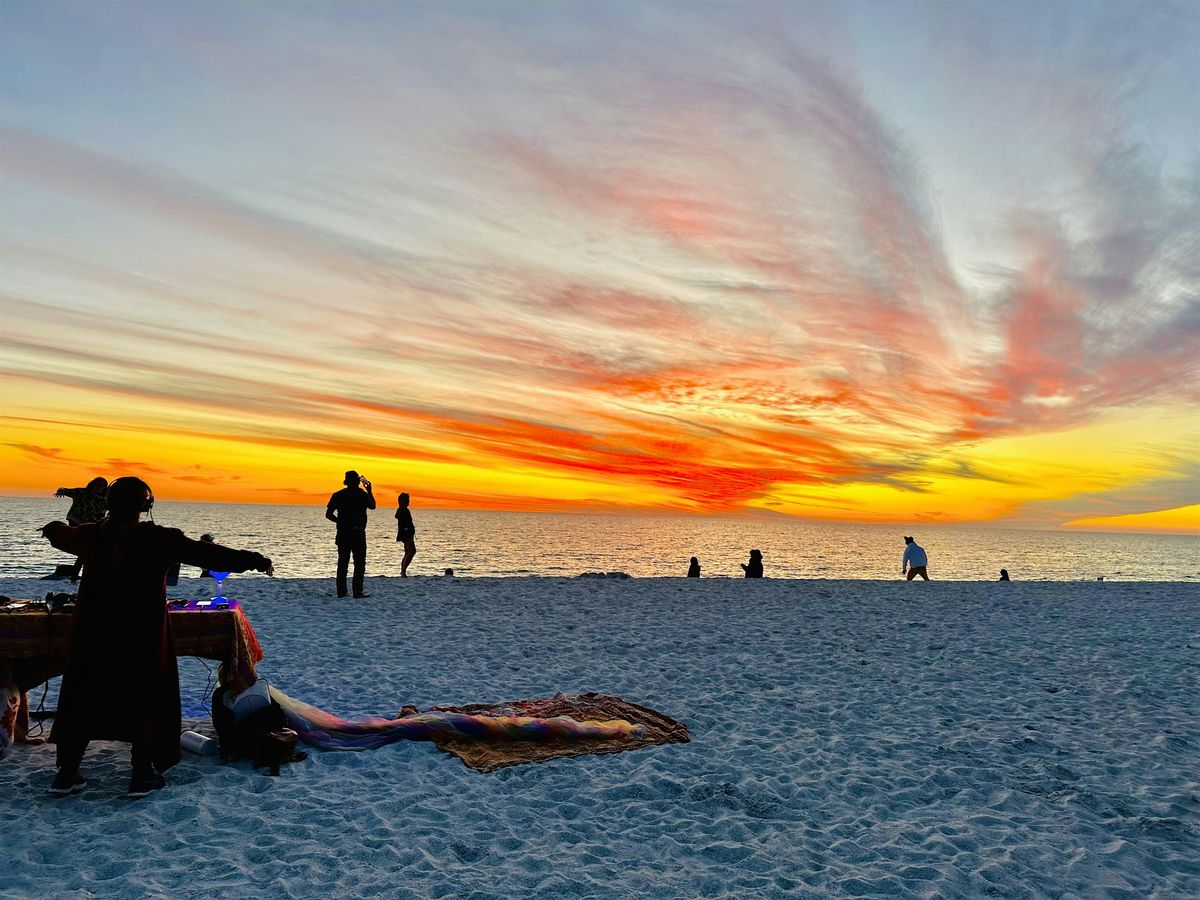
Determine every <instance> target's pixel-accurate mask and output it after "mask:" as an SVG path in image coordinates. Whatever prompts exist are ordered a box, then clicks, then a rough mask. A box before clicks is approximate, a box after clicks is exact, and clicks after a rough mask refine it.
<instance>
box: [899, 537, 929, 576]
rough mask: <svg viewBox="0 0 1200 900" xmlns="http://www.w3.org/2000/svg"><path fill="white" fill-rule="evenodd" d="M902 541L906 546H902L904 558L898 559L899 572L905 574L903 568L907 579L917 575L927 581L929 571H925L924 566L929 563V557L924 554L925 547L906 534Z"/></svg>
mask: <svg viewBox="0 0 1200 900" xmlns="http://www.w3.org/2000/svg"><path fill="white" fill-rule="evenodd" d="M904 543H905V544H906V546H905V548H904V558H903V559H902V560H901V561H900V574H901V575H903V574H905V570H907V572H908V580H909V581H912V580H913V579H914V578H916V577H917V576H918V575H920V576H921V577H922V578H924V579H925V580H926V581H928V580H929V573H928V572H927V571H925V567H926V566H927V565H929V557H928V556H927V555H926V554H925V548H923V547H922V546H921V545H920V544H918V543H917V542H916V541H914V540H913V539H912V538H910V537H909V536H908V535H905V536H904Z"/></svg>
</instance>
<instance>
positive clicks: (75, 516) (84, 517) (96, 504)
mask: <svg viewBox="0 0 1200 900" xmlns="http://www.w3.org/2000/svg"><path fill="white" fill-rule="evenodd" d="M107 492H108V479H107V478H100V477H99V476H97V477H96V478H93V479H92V480H91V481H89V482H88V483H87V487H77V488H66V487H60V488H59V489H58V490H57V491H55V492H54V496H55V497H70V498H71V508H70V509H69V510H67V524H68V525H86V524H88V523H89V522H99V521H100V520H101V519H103V518H104V497H105V494H106V493H107ZM82 567H83V559H82V558H78V559H76V560H75V564H74V565H73V566H71V582H72V583H74V582H76V581H78V580H79V570H80V569H81V568H82Z"/></svg>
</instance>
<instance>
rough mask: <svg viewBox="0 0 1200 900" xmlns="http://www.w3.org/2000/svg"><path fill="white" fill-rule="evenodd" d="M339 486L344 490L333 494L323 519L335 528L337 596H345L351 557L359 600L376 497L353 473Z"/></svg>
mask: <svg viewBox="0 0 1200 900" xmlns="http://www.w3.org/2000/svg"><path fill="white" fill-rule="evenodd" d="M360 483H361V484H362V489H361V490H360V489H359V484H360ZM342 484H344V485H345V487H344V488H342V489H341V490H340V491H337V492H335V493H334V494H333V496H331V497H330V498H329V503H328V505H327V506H326V507H325V518H327V519H328V520H329V521H330V522H333V523H334V524H336V525H337V535H336V537H335V539H334V542H335V543H336V544H337V548H338V562H337V595H338V596H339V597H345V596H346V570H347V569H348V568H349V567H350V557H351V556H353V557H354V596H355V597H358V598H362V597H366V596H367V595H366V594H364V593H363V577H364V576H365V575H366V569H367V510H369V509H374V508H375V495H374V494H373V493H371V482H369V481H367V479H366V477H365V476H362V475H359V474H358V473H357V472H355V471H354V470H353V469H351V470H350V471H348V472H347V473H346V477H345V478H343V479H342Z"/></svg>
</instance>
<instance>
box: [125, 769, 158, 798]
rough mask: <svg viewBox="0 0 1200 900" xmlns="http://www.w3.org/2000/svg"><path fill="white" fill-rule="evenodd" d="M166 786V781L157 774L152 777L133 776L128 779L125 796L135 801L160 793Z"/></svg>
mask: <svg viewBox="0 0 1200 900" xmlns="http://www.w3.org/2000/svg"><path fill="white" fill-rule="evenodd" d="M166 786H167V779H165V778H163V777H162V776H161V775H159V774H158V773H157V772H155V773H154V774H153V775H134V776H133V777H132V778H130V779H129V790H128V791H126V793H125V796H126V797H129V798H131V799H134V800H136V799H137V798H138V797H145V796H146V795H147V794H150V793H153V792H154V791H161V790H162V789H163V788H165V787H166Z"/></svg>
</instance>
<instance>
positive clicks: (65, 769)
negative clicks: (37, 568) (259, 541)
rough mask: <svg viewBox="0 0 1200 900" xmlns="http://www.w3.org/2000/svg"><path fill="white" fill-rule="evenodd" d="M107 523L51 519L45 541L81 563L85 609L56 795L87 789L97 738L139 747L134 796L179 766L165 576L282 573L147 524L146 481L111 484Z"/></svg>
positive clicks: (72, 651)
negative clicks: (88, 761) (83, 769)
mask: <svg viewBox="0 0 1200 900" xmlns="http://www.w3.org/2000/svg"><path fill="white" fill-rule="evenodd" d="M107 505H108V517H107V518H105V519H104V520H103V521H101V522H99V523H88V524H84V525H79V526H71V525H64V524H63V523H62V522H51V523H49V524H48V525H46V526H45V527H43V528H42V535H43V536H44V537H46V538H47V539H48V540H49V541H50V543H51V544H52V545H54V546H55V547H56V548H58V549H59V550H63V551H66V552H67V553H75V554H78V555H79V556H81V557H83V580H82V581H81V582H80V585H79V600H78V606H77V608H76V610H75V612H74V613H73V614H72V618H71V639H70V644H69V649H68V651H67V660H66V666H65V671H64V675H63V681H62V690H61V692H60V694H59V698H58V715H57V716H56V717H55V719H54V729H53V731H51V732H50V740H51V741H52V742H54V743H55V744H57V745H58V774H57V775H56V776H55V778H54V781H53V782H52V783H51V785H50V789H49V791H50V793H51V794H53V795H55V796H65V795H67V794H77V793H79V792H80V791H82V790H83V789H84V788H85V787H86V786H87V781H85V780H84V778H83V776H82V775H81V774H80V773H79V766H80V763H81V762H82V760H83V755H84V751H85V750H86V749H87V745H88V742H89V741H93V740H103V741H128V742H129V743H131V744H132V745H133V746H132V749H131V754H130V755H131V757H132V763H133V776H132V778H131V779H130V782H129V793H128V796H130V797H144V796H146V795H147V794H149V793H150V792H152V791H156V790H160V789H161V788H163V787H165V786H166V781H165V779H164V778H163V776H162V774H161V773H162V772H165V771H166V770H167V769H169V768H170V767H171V766H173V765H175V764H176V763H177V762H179V733H180V732H181V731H182V730H183V726H182V724H181V720H180V706H179V669H178V666H177V664H176V660H175V645H174V642H173V641H172V637H171V619H170V616H169V614H168V613H167V605H166V600H167V591H166V586H165V582H166V578H167V572H168V571H169V570H170V569H171V568H172V567H175V566H178V565H179V564H180V563H181V562H182V563H187V564H188V565H191V566H202V567H205V568H209V569H216V570H217V571H218V572H245V571H247V570H249V569H257V570H258V571H260V572H265V573H267V574H268V575H271V574H273V573H274V569H272V567H271V560H269V559H268V558H267V557H265V556H263V555H261V554H259V553H251V552H249V551H246V550H232V549H230V548H229V547H222V546H221V545H220V544H215V543H212V544H210V543H203V542H201V541H193V540H191V539H189V538H187V537H185V536H184V534H183V532H182V531H179V530H178V529H175V528H164V527H163V526H161V525H155V524H154V523H153V522H142V521H140V519H141V516H142V513H146V512H149V511H150V508H151V506H153V505H154V494H153V493H152V492H151V490H150V486H149V485H148V484H146V482H144V481H142V479H140V478H133V477H128V476H127V477H124V478H118V479H116V480H115V481H113V483H112V485H111V486H110V487H109V488H108V493H107Z"/></svg>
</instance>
